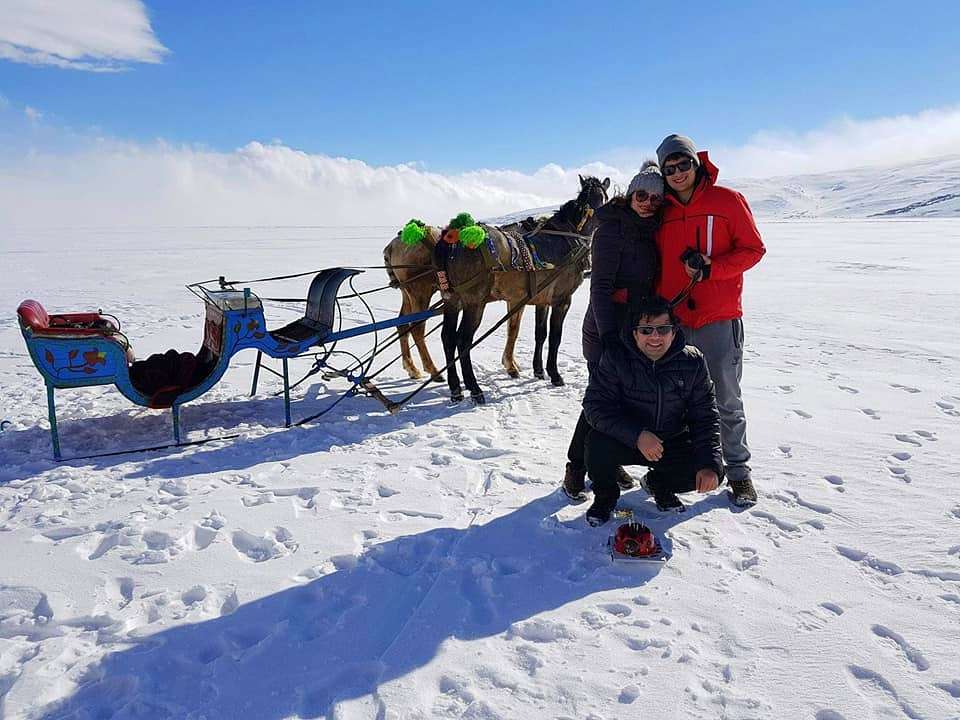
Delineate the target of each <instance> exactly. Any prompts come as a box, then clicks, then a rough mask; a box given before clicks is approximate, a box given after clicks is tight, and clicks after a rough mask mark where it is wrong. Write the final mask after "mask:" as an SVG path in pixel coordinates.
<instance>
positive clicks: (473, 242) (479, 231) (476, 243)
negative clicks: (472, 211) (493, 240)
mask: <svg viewBox="0 0 960 720" xmlns="http://www.w3.org/2000/svg"><path fill="white" fill-rule="evenodd" d="M464 214H466V213H464ZM486 239H487V233H486V232H485V231H484V229H483V228H482V227H480V226H479V225H468V226H467V227H465V228H463V229H462V230H461V231H460V242H461V244H462V245H463V246H464V247H468V248H470V249H471V250H476V249H477V248H478V247H480V245H481V244H482V243H483V242H484V240H486Z"/></svg>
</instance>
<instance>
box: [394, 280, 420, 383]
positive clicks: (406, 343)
mask: <svg viewBox="0 0 960 720" xmlns="http://www.w3.org/2000/svg"><path fill="white" fill-rule="evenodd" d="M402 295H403V302H402V303H401V304H400V314H401V315H409V314H410V305H411V303H410V297H409V296H408V295H407V292H406V290H403V291H402ZM409 332H410V326H409V325H400V326H399V327H397V333H398V334H399V335H400V354H401V355H402V356H403V369H404V370H406V371H407V375H408V376H409V377H411V378H413V379H414V380H416V379H418V378H420V377H421V376H422V375H421V373H420V370H418V369H417V366H416V365H414V364H413V356H412V355H411V354H410V335H409V334H408V333H409Z"/></svg>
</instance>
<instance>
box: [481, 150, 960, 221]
mask: <svg viewBox="0 0 960 720" xmlns="http://www.w3.org/2000/svg"><path fill="white" fill-rule="evenodd" d="M720 183H721V184H723V185H726V186H727V187H731V188H734V189H736V190H739V191H740V192H742V193H743V194H744V195H745V196H746V198H747V201H748V202H749V203H750V207H751V208H752V209H753V212H754V214H755V215H756V216H757V217H758V218H762V219H765V220H789V219H803V218H809V219H815V218H902V217H927V218H945V217H955V218H960V155H950V156H947V157H943V158H938V159H935V160H920V161H917V162H915V163H910V164H907V165H901V166H897V167H884V168H878V167H862V168H855V169H852V170H842V171H834V172H829V173H822V174H818V175H795V176H786V177H776V178H763V179H751V178H747V179H737V178H734V179H730V178H725V177H724V176H723V172H722V169H721V174H720ZM556 209H557V206H552V207H543V208H534V209H531V210H522V211H519V212H515V213H509V214H507V215H503V216H501V217H499V218H492V219H490V220H488V222H491V223H493V224H498V225H499V224H504V223H508V222H513V221H514V220H519V219H522V218H525V217H527V216H528V215H544V214H549V213H551V212H553V211H554V210H556Z"/></svg>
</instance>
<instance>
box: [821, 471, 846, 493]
mask: <svg viewBox="0 0 960 720" xmlns="http://www.w3.org/2000/svg"><path fill="white" fill-rule="evenodd" d="M823 479H824V480H826V481H827V482H828V483H830V484H831V485H833V489H834V490H836V491H837V492H846V489H845V488H844V487H843V478H842V477H840V476H839V475H824V476H823Z"/></svg>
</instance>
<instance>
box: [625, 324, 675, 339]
mask: <svg viewBox="0 0 960 720" xmlns="http://www.w3.org/2000/svg"><path fill="white" fill-rule="evenodd" d="M673 328H674V326H673V325H637V326H636V327H635V328H634V330H636V331H637V332H638V333H640V334H641V335H653V334H654V333H656V334H657V335H659V336H660V337H665V336H667V335H669V334H670V333H672V332H673Z"/></svg>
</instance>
